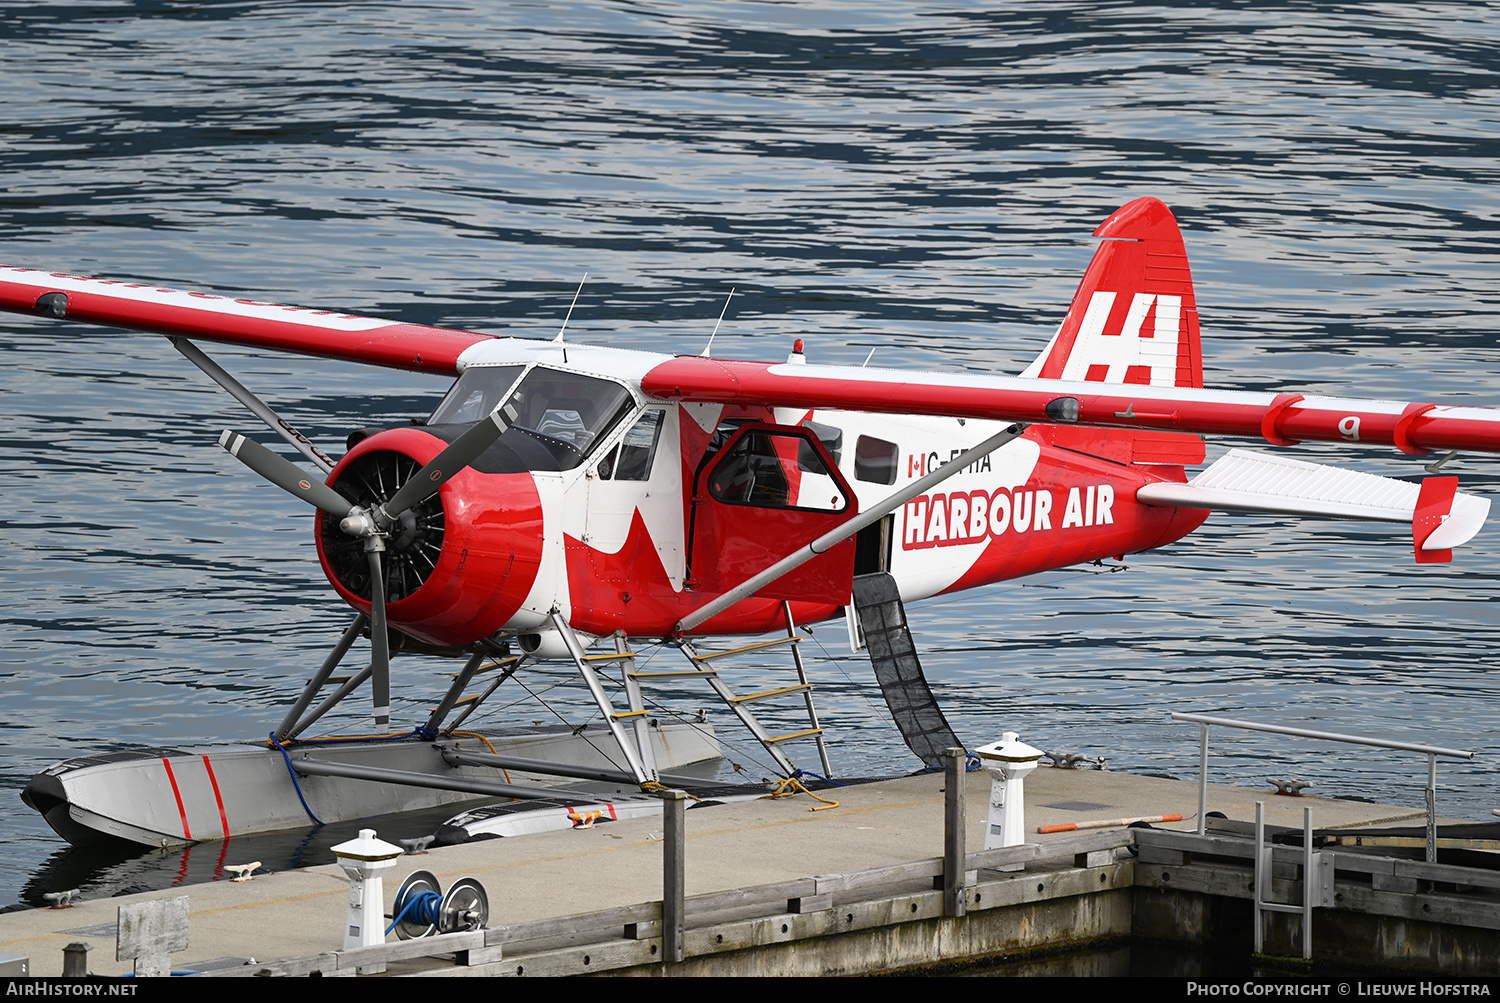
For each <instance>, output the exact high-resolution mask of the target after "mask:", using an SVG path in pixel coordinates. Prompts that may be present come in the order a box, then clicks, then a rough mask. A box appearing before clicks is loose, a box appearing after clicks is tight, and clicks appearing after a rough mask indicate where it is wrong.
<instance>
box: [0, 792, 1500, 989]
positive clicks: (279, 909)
mask: <svg viewBox="0 0 1500 1003" xmlns="http://www.w3.org/2000/svg"><path fill="white" fill-rule="evenodd" d="M944 782H945V781H944V776H943V775H942V774H940V773H939V774H925V775H921V776H916V777H906V778H901V779H897V780H889V781H881V782H878V783H873V784H866V785H860V786H856V787H848V788H842V789H839V790H837V791H835V792H833V793H832V794H831V795H828V796H829V797H830V798H831V799H833V800H836V801H837V802H838V804H837V806H834V807H829V806H825V805H823V804H820V803H819V802H817V801H814V800H813V799H812V798H810V797H809V796H807V795H798V796H796V797H792V798H786V799H780V800H774V801H754V802H748V803H744V804H733V805H723V806H717V807H705V808H702V809H696V810H689V811H687V812H686V814H685V816H684V820H685V825H686V840H685V843H684V846H685V869H684V880H685V886H686V895H685V898H684V902H683V905H684V921H683V935H682V939H681V945H682V947H681V949H682V955H683V958H682V960H681V961H669V960H667V957H668V956H669V954H670V953H671V951H672V948H673V945H674V942H673V940H672V939H671V937H670V936H669V934H670V930H669V929H666V928H665V925H664V911H663V895H664V893H663V842H662V832H663V822H662V819H660V818H651V819H635V820H630V821H624V822H615V823H610V824H603V825H598V826H595V827H594V828H592V829H578V830H569V831H562V832H553V833H542V834H537V835H532V836H525V837H521V838H516V839H504V840H490V841H484V842H478V843H471V844H467V845H464V846H457V847H449V848H445V849H442V850H437V851H433V852H431V853H428V854H424V855H420V856H415V857H411V858H403V859H402V861H401V862H400V864H398V866H397V867H396V868H395V869H394V870H393V871H392V872H391V875H392V876H391V878H389V879H388V880H387V881H386V883H385V893H386V909H387V911H389V909H390V904H391V899H392V897H393V895H394V891H395V887H396V885H397V884H399V882H400V880H401V879H402V878H403V877H405V875H406V874H407V873H409V872H410V871H412V870H416V869H418V868H422V869H426V870H429V871H432V872H433V873H434V874H435V875H437V876H438V878H439V879H440V880H441V881H442V883H443V886H444V887H448V886H449V885H450V884H451V883H452V882H453V881H455V880H456V879H458V878H459V877H461V876H465V875H470V876H473V877H475V878H477V879H478V880H479V881H480V882H481V883H482V884H483V885H484V886H485V888H486V889H487V891H488V895H489V900H490V904H491V912H490V918H489V924H488V927H487V928H486V929H483V930H476V931H474V932H471V933H460V934H451V935H448V936H439V937H432V938H426V939H423V940H415V941H405V942H396V941H395V940H394V939H392V940H391V941H390V942H389V943H387V944H385V945H380V946H376V947H371V948H360V949H355V950H349V951H341V950H339V949H338V948H339V945H340V944H341V943H342V936H343V922H344V912H345V903H346V900H347V898H348V881H347V879H346V878H345V876H344V874H343V872H342V871H340V870H339V868H338V867H336V866H334V865H333V864H332V863H331V860H332V856H331V854H330V857H329V859H330V864H329V865H328V866H323V867H313V868H308V869H304V870H299V871H290V872H283V873H279V874H272V875H264V876H260V877H257V878H256V879H255V880H253V881H250V882H245V883H231V882H228V881H219V882H214V883H210V884H204V885H196V886H192V887H187V888H181V889H174V890H171V891H165V892H152V893H146V894H143V895H137V896H128V897H124V898H116V899H105V900H99V901H91V902H83V903H81V904H78V905H75V906H73V907H72V908H69V909H62V910H53V909H36V910H31V911H27V912H19V913H12V914H8V915H3V916H0V955H5V954H8V955H15V956H21V957H26V958H29V959H30V966H31V967H30V970H31V973H32V974H34V975H57V974H61V971H62V959H63V948H64V947H65V946H66V945H67V944H68V943H70V942H75V941H82V942H87V943H89V944H91V945H92V948H93V949H92V950H91V951H90V953H89V956H88V958H89V968H90V970H91V971H92V972H94V973H96V974H104V975H110V974H125V973H128V972H129V971H130V970H131V961H130V960H128V959H127V960H117V959H116V958H115V941H116V933H115V924H116V923H117V921H118V910H119V907H120V906H121V905H122V904H130V903H133V902H138V901H141V900H148V899H155V898H171V897H174V896H181V895H184V894H185V895H187V896H188V899H189V926H190V939H189V946H188V947H187V948H186V949H184V950H181V951H180V952H179V953H178V954H177V955H176V956H175V957H174V958H173V962H172V964H173V968H175V969H178V970H195V971H203V972H205V973H206V974H214V975H230V976H248V975H272V976H275V975H308V974H321V975H324V976H340V975H354V974H356V973H363V974H372V975H373V974H382V975H384V976H385V977H399V976H427V977H437V976H448V977H462V976H478V975H484V976H491V975H507V976H537V975H590V974H611V975H656V976H661V975H710V974H714V975H728V974H734V975H828V974H867V973H872V972H887V971H898V970H903V969H908V968H913V967H921V966H930V965H937V964H945V963H954V962H964V961H971V960H978V959H984V958H992V957H997V956H1010V955H1022V954H1025V953H1027V952H1034V951H1042V950H1056V949H1060V948H1067V947H1084V946H1087V945H1090V944H1095V943H1100V942H1105V941H1110V940H1115V939H1118V938H1124V937H1145V938H1151V939H1155V940H1171V941H1178V942H1182V943H1192V944H1207V943H1209V942H1211V941H1214V940H1215V938H1219V939H1220V940H1222V939H1223V938H1229V939H1230V941H1235V940H1238V941H1240V942H1242V949H1243V951H1244V952H1245V954H1246V956H1247V957H1248V954H1249V952H1250V950H1251V931H1250V929H1249V927H1250V921H1249V916H1250V915H1251V905H1250V899H1251V894H1252V891H1251V889H1252V887H1253V884H1254V879H1253V865H1254V856H1255V851H1254V844H1253V841H1251V840H1249V839H1246V838H1245V837H1243V836H1240V835H1233V834H1223V833H1220V834H1214V833H1209V834H1208V835H1203V836H1200V835H1198V834H1197V833H1196V832H1194V831H1192V830H1193V829H1195V828H1196V820H1195V819H1193V818H1192V817H1191V816H1192V813H1193V812H1194V811H1195V810H1196V806H1197V796H1198V789H1197V785H1196V784H1193V783H1186V782H1179V781H1174V780H1166V779H1159V778H1153V777H1143V776H1134V775H1129V774H1120V773H1107V772H1105V773H1101V772H1097V771H1089V770H1063V769H1053V768H1047V767H1043V768H1041V769H1038V770H1037V771H1036V772H1035V773H1033V774H1032V775H1031V776H1030V777H1029V778H1028V779H1027V781H1026V804H1027V809H1026V810H1027V825H1028V828H1029V829H1030V830H1034V829H1035V827H1037V826H1039V825H1053V824H1059V823H1065V822H1077V821H1088V820H1093V819H1107V818H1118V817H1125V816H1130V817H1135V816H1143V815H1161V814H1172V813H1181V814H1184V815H1187V816H1189V819H1188V820H1187V821H1184V822H1181V823H1175V824H1172V825H1170V826H1162V827H1158V828H1156V829H1152V830H1144V829H1125V828H1110V829H1101V830H1093V831H1086V832H1081V833H1062V834H1056V835H1045V836H1035V837H1034V838H1035V839H1036V842H1035V843H1030V844H1027V845H1025V846H1022V847H1013V848H1009V849H1004V850H991V851H978V852H975V851H976V849H977V848H978V847H981V846H983V832H984V828H985V810H986V807H987V804H988V797H989V791H990V780H989V777H988V775H987V774H985V773H983V772H982V771H981V772H977V773H971V774H968V775H966V776H965V778H964V784H963V793H964V797H965V799H966V801H967V807H968V810H967V811H966V812H965V814H964V825H963V827H962V832H963V836H964V849H966V851H967V852H965V853H964V856H963V860H964V863H963V865H962V866H961V867H955V866H952V865H950V864H949V863H947V862H945V857H944V853H945V829H944V804H945V792H944ZM1256 801H1264V802H1265V803H1266V805H1267V818H1268V821H1269V822H1270V823H1272V824H1275V825H1279V826H1284V827H1289V828H1299V829H1300V827H1301V824H1302V809H1303V807H1304V806H1310V807H1311V808H1312V811H1313V818H1314V822H1315V824H1316V826H1317V827H1318V828H1319V829H1327V828H1330V827H1336V826H1337V827H1353V826H1370V825H1397V824H1399V825H1413V824H1417V823H1418V822H1419V821H1420V820H1421V819H1422V817H1423V813H1422V811H1421V810H1420V809H1415V808H1397V807H1392V806H1387V805H1377V804H1370V803H1366V802H1354V801H1339V800H1330V799H1319V798H1307V797H1303V798H1288V797H1277V796H1275V795H1273V794H1270V793H1269V792H1263V791H1249V790H1240V789H1234V788H1225V787H1210V788H1209V798H1208V803H1209V808H1210V809H1211V810H1213V811H1218V812H1222V813H1223V814H1224V815H1226V816H1228V818H1229V819H1231V820H1239V821H1242V822H1248V821H1249V820H1251V819H1253V818H1254V811H1255V807H1254V806H1255V802H1256ZM814 809H816V810H814ZM376 827H377V828H378V823H376ZM947 845H948V847H949V849H948V853H949V855H950V856H951V855H952V853H953V852H954V851H953V849H952V840H951V839H950V840H949V841H948V844H947ZM1303 852H1304V851H1303V850H1302V849H1301V848H1300V847H1290V846H1278V847H1276V848H1275V849H1274V850H1272V851H1271V857H1270V860H1269V863H1270V866H1271V868H1272V873H1271V878H1270V883H1271V887H1270V892H1271V895H1272V897H1274V898H1276V899H1277V900H1279V901H1283V902H1295V901H1299V900H1300V896H1301V895H1302V888H1303V882H1304V880H1305V875H1304V873H1303V872H1304V869H1305V858H1304V855H1303ZM226 859H227V860H228V861H229V862H231V863H233V862H235V857H234V853H233V846H232V844H230V846H229V848H228V852H227V853H226ZM1006 868H1019V869H1006ZM1312 875H1313V880H1314V881H1315V882H1317V891H1318V901H1319V902H1320V904H1319V905H1318V906H1317V908H1316V909H1315V910H1314V912H1313V916H1314V928H1313V948H1314V957H1315V958H1317V959H1319V960H1325V961H1339V962H1343V963H1350V964H1370V965H1380V964H1387V963H1390V964H1394V963H1397V962H1399V963H1400V965H1401V967H1402V971H1403V972H1404V973H1407V974H1409V973H1411V972H1413V971H1430V972H1434V973H1443V974H1447V975H1455V976H1457V975H1496V974H1500V871H1497V870H1491V869H1487V868H1483V867H1458V866H1454V865H1450V864H1428V863H1424V862H1422V861H1416V860H1403V859H1398V858H1395V857H1390V856H1378V855H1370V854H1365V853H1351V852H1344V851H1323V852H1322V853H1320V854H1318V855H1317V857H1316V862H1315V864H1314V866H1313V869H1312ZM1325 881H1326V882H1327V883H1328V884H1327V888H1326V889H1325V888H1324V886H1323V883H1324V882H1325ZM1325 892H1326V894H1325ZM1325 902H1326V904H1321V903H1325ZM668 911H669V912H670V910H668ZM1300 922H1301V918H1300V917H1299V916H1295V915H1281V914H1276V915H1272V916H1270V917H1268V918H1267V920H1266V929H1267V931H1268V938H1269V939H1268V940H1267V946H1266V951H1267V952H1268V953H1274V954H1281V955H1295V954H1297V953H1298V946H1297V945H1298V944H1299V943H1300V937H1301V929H1300ZM1230 946H1232V947H1233V946H1234V945H1233V944H1232V943H1231V945H1230ZM1235 949H1239V948H1235ZM1181 974H1191V973H1186V972H1185V973H1181Z"/></svg>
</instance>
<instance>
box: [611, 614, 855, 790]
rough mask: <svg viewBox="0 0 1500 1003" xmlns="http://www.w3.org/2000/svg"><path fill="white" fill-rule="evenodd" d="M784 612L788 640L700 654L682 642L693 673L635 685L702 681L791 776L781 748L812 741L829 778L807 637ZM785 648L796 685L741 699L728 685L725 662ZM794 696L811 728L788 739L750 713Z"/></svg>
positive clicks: (642, 675) (643, 675)
mask: <svg viewBox="0 0 1500 1003" xmlns="http://www.w3.org/2000/svg"><path fill="white" fill-rule="evenodd" d="M781 608H782V612H783V614H784V615H785V617H786V636H785V637H778V638H775V639H773V640H770V641H757V642H755V643H754V644H747V645H744V646H742V647H738V648H731V649H729V650H727V651H699V650H698V649H697V648H696V647H695V646H694V645H693V643H692V642H691V641H689V640H687V639H686V638H683V639H682V640H681V641H679V642H678V646H679V647H680V648H681V649H682V653H683V654H684V655H685V656H687V659H688V661H689V662H690V663H692V668H691V669H678V670H670V669H669V670H664V671H656V672H637V673H634V676H635V681H636V684H637V685H639V682H640V680H642V679H648V678H657V679H662V678H668V677H675V678H678V679H684V678H688V679H702V680H703V681H704V682H706V683H707V684H708V685H709V687H710V688H711V689H712V690H713V691H714V692H715V693H717V694H718V696H719V699H720V700H722V701H724V705H725V706H726V707H728V708H729V709H730V710H731V711H733V712H734V715H735V716H736V717H738V718H739V719H740V723H741V724H743V725H744V726H745V727H746V728H747V729H748V730H749V732H750V734H752V735H754V736H755V739H756V741H758V742H760V744H761V745H762V746H764V747H765V750H766V752H768V753H769V754H770V756H771V758H772V759H774V760H775V761H776V765H777V766H778V767H780V768H781V770H782V771H783V772H784V773H785V774H786V775H787V776H795V775H796V774H797V772H798V770H797V767H796V765H795V764H794V763H793V762H792V761H791V759H790V758H789V757H788V756H787V754H786V753H785V752H783V751H782V750H781V748H780V746H781V744H782V743H785V742H794V741H800V740H805V739H809V738H810V739H812V740H813V742H814V743H815V744H816V745H817V747H818V760H819V762H820V763H821V764H822V766H823V774H824V775H825V776H829V775H831V774H832V773H833V770H832V768H831V767H830V766H829V764H828V746H827V744H826V743H825V742H824V739H823V728H822V727H821V726H820V725H819V724H818V710H817V707H816V706H815V705H814V704H813V695H812V689H813V684H812V683H810V682H808V680H807V668H806V666H804V665H803V663H802V652H801V651H800V649H799V648H798V645H799V644H800V643H801V641H802V639H803V637H804V635H803V634H801V633H799V632H798V631H797V627H796V624H795V623H794V622H793V620H792V610H791V606H790V605H789V604H788V603H785V602H783V603H782V604H781ZM783 647H790V648H791V652H792V664H793V666H794V667H795V668H796V672H797V682H796V683H795V684H794V685H792V686H779V687H776V688H775V689H769V690H762V691H761V692H759V693H746V694H744V695H743V696H741V695H737V694H736V693H735V692H734V691H733V690H731V689H730V688H729V684H728V683H727V682H725V681H724V677H723V675H722V673H721V672H720V669H719V666H720V665H721V664H723V663H724V661H725V660H727V659H731V658H734V657H736V656H743V655H748V654H752V653H757V652H765V651H770V650H772V649H775V648H783ZM794 694H800V695H801V697H802V703H803V710H804V711H805V712H806V714H807V727H806V728H804V729H801V730H799V731H793V732H790V733H788V734H785V735H773V734H771V732H770V730H769V729H767V728H766V726H765V725H763V724H762V723H761V722H760V719H759V718H757V717H756V716H755V714H754V713H752V712H751V710H750V704H752V703H755V702H757V701H761V700H771V699H775V698H778V697H787V696H792V695H794Z"/></svg>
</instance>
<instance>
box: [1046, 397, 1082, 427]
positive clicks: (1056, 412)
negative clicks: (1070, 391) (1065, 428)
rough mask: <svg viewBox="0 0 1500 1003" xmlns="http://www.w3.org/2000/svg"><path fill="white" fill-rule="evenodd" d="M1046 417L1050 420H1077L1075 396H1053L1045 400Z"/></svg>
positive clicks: (1076, 400) (1076, 399)
mask: <svg viewBox="0 0 1500 1003" xmlns="http://www.w3.org/2000/svg"><path fill="white" fill-rule="evenodd" d="M1047 417H1048V418H1050V419H1051V420H1052V421H1066V422H1070V423H1071V422H1075V421H1077V420H1078V398H1077V397H1054V398H1053V399H1052V400H1050V401H1048V402H1047Z"/></svg>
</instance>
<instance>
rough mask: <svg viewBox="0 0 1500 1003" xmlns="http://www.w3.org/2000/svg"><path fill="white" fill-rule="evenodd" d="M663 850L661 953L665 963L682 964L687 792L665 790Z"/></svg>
mask: <svg viewBox="0 0 1500 1003" xmlns="http://www.w3.org/2000/svg"><path fill="white" fill-rule="evenodd" d="M662 800H663V801H664V802H665V803H664V804H663V805H662V818H663V824H662V847H661V870H662V874H661V885H662V901H661V945H662V947H661V953H662V960H663V961H681V960H682V958H683V954H684V944H683V928H684V926H685V925H686V923H685V920H686V917H685V915H684V913H685V911H686V908H685V899H686V888H685V884H686V882H685V880H684V873H683V872H684V868H685V865H686V863H687V855H686V849H687V848H686V846H685V845H684V844H686V842H687V818H686V813H687V793H686V792H684V791H663V792H662Z"/></svg>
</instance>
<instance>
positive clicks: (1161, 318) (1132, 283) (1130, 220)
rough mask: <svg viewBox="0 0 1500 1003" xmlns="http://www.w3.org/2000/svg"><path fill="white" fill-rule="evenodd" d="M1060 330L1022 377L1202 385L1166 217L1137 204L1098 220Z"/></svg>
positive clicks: (1194, 313)
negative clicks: (1094, 245)
mask: <svg viewBox="0 0 1500 1003" xmlns="http://www.w3.org/2000/svg"><path fill="white" fill-rule="evenodd" d="M1094 236H1096V237H1103V238H1105V241H1104V243H1103V244H1101V245H1100V247H1099V250H1098V251H1097V252H1095V254H1094V260H1093V261H1092V262H1090V263H1089V268H1088V271H1086V272H1084V274H1083V281H1082V282H1081V283H1079V285H1078V292H1077V293H1076V294H1074V296H1073V305H1072V306H1070V307H1068V314H1067V316H1066V317H1064V318H1063V322H1062V327H1060V328H1059V329H1058V332H1057V335H1056V336H1055V337H1053V339H1052V341H1051V342H1050V343H1049V344H1048V345H1047V348H1046V350H1045V351H1043V352H1042V354H1041V356H1040V357H1039V358H1038V359H1037V360H1036V361H1035V362H1033V363H1032V364H1031V365H1030V366H1029V367H1028V368H1027V369H1026V371H1025V372H1024V373H1022V374H1021V375H1022V376H1030V377H1038V378H1041V379H1053V380H1079V381H1086V382H1091V383H1135V384H1143V385H1147V386H1153V387H1172V386H1176V387H1201V386H1203V354H1202V350H1201V348H1200V346H1199V341H1198V303H1197V301H1196V300H1195V299H1194V298H1193V277H1192V273H1191V272H1190V271H1189V270H1188V260H1187V253H1186V251H1184V250H1183V246H1182V233H1181V232H1180V231H1179V230H1178V229H1177V220H1176V219H1175V218H1174V217H1173V216H1172V211H1171V210H1170V209H1168V208H1167V207H1166V206H1165V205H1164V204H1162V202H1161V201H1159V200H1158V199H1154V198H1142V199H1136V200H1135V201H1134V202H1131V203H1130V204H1129V205H1126V206H1124V207H1123V208H1121V209H1119V210H1118V211H1116V212H1115V214H1114V215H1112V216H1110V217H1109V219H1107V220H1105V221H1104V223H1103V224H1102V225H1101V226H1100V227H1099V229H1097V230H1095V231H1094Z"/></svg>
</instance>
